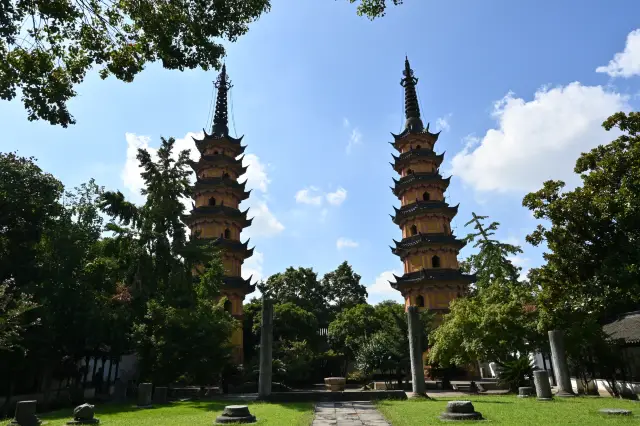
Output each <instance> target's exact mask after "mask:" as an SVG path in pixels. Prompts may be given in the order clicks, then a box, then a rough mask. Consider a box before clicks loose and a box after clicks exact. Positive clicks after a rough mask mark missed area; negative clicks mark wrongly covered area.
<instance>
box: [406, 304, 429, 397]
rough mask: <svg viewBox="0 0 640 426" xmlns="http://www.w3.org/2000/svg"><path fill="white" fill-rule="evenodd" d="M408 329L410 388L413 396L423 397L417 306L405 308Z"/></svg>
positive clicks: (420, 334)
mask: <svg viewBox="0 0 640 426" xmlns="http://www.w3.org/2000/svg"><path fill="white" fill-rule="evenodd" d="M407 325H408V329H409V355H410V357H411V388H412V391H413V396H418V395H424V393H425V384H424V368H423V366H422V344H421V340H422V339H421V337H422V323H421V321H420V312H419V311H418V307H417V306H409V307H407Z"/></svg>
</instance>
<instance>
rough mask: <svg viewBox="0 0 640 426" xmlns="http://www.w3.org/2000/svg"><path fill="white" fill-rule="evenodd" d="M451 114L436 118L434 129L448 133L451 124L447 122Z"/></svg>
mask: <svg viewBox="0 0 640 426" xmlns="http://www.w3.org/2000/svg"><path fill="white" fill-rule="evenodd" d="M451 115H452V114H451V113H449V114H447V115H445V116H444V117H438V119H436V128H437V129H438V130H442V131H443V132H448V131H449V130H451V124H449V120H450V119H451Z"/></svg>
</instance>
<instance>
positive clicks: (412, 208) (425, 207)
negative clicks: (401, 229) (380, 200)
mask: <svg viewBox="0 0 640 426" xmlns="http://www.w3.org/2000/svg"><path fill="white" fill-rule="evenodd" d="M458 206H459V205H456V206H453V207H451V206H449V204H447V203H446V202H444V201H422V200H418V201H416V202H414V203H411V204H407V205H405V206H402V207H400V208H397V207H394V208H393V209H394V210H395V212H396V214H395V216H394V215H391V219H392V220H393V223H395V224H396V225H400V226H401V225H402V224H403V223H404V222H405V221H406V220H407V219H410V218H412V217H416V216H419V215H421V214H428V213H440V214H444V215H447V216H450V217H451V218H453V217H454V216H455V215H456V214H457V213H458Z"/></svg>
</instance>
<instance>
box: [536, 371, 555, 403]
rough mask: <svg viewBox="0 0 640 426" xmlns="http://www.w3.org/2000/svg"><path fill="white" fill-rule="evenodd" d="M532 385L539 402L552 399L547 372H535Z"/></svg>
mask: <svg viewBox="0 0 640 426" xmlns="http://www.w3.org/2000/svg"><path fill="white" fill-rule="evenodd" d="M533 384H534V386H535V387H536V395H537V397H538V400H540V401H550V400H551V399H552V398H553V395H552V393H551V385H550V384H549V372H548V371H546V370H536V371H534V372H533Z"/></svg>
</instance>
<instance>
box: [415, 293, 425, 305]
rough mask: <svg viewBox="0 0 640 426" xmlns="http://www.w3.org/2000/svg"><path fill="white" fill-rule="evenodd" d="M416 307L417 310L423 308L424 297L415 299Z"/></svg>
mask: <svg viewBox="0 0 640 426" xmlns="http://www.w3.org/2000/svg"><path fill="white" fill-rule="evenodd" d="M416 305H417V306H418V307H419V308H424V297H422V296H418V297H416Z"/></svg>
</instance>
